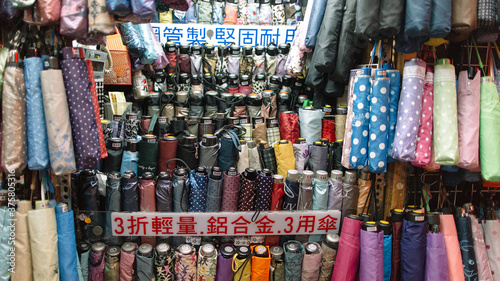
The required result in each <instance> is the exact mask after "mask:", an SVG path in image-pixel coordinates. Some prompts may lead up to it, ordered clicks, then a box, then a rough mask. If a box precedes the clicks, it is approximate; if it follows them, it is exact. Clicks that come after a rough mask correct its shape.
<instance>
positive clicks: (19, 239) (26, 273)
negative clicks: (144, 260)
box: [11, 201, 486, 281]
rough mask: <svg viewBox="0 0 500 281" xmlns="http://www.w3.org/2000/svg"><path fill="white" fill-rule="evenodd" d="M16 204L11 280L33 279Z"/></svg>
mask: <svg viewBox="0 0 500 281" xmlns="http://www.w3.org/2000/svg"><path fill="white" fill-rule="evenodd" d="M17 206H18V207H17V211H16V213H15V214H14V219H15V220H16V229H15V235H16V236H15V251H14V253H15V257H16V267H17V268H18V269H19V268H22V269H23V270H14V272H12V274H11V280H12V281H31V280H33V269H32V265H31V247H30V237H29V230H28V211H29V210H31V201H19V203H17ZM72 219H73V218H72ZM73 239H74V238H73ZM485 253H486V252H485Z"/></svg>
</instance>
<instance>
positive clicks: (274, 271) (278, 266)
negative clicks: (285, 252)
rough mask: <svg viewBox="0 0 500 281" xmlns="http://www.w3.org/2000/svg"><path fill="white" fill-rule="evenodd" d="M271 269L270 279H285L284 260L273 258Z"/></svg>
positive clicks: (275, 280) (278, 280)
mask: <svg viewBox="0 0 500 281" xmlns="http://www.w3.org/2000/svg"><path fill="white" fill-rule="evenodd" d="M269 271H270V274H269V275H270V276H269V281H285V266H284V263H283V260H275V259H272V260H271V268H270V269H269Z"/></svg>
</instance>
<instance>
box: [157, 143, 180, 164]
mask: <svg viewBox="0 0 500 281" xmlns="http://www.w3.org/2000/svg"><path fill="white" fill-rule="evenodd" d="M178 145H179V140H177V138H175V137H167V138H160V141H159V142H158V172H168V170H173V169H175V167H177V161H175V160H172V161H170V162H168V161H169V160H171V159H172V158H176V157H177V146H178ZM167 162H168V167H167Z"/></svg>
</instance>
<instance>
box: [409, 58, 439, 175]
mask: <svg viewBox="0 0 500 281" xmlns="http://www.w3.org/2000/svg"><path fill="white" fill-rule="evenodd" d="M433 89H434V70H433V69H432V67H431V66H429V65H428V66H427V71H426V73H425V82H424V94H423V96H422V113H421V121H420V126H419V127H418V137H417V147H416V149H415V160H414V161H413V162H412V164H413V165H414V166H417V167H425V166H426V165H428V164H429V163H430V161H431V156H432V153H431V152H432V125H433V124H432V111H433V104H434V95H433V94H432V92H433Z"/></svg>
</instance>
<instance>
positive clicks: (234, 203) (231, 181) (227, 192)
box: [220, 172, 241, 212]
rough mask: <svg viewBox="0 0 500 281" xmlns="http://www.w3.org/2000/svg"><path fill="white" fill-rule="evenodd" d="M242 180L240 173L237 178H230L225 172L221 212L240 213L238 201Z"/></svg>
mask: <svg viewBox="0 0 500 281" xmlns="http://www.w3.org/2000/svg"><path fill="white" fill-rule="evenodd" d="M240 178H241V175H240V174H239V173H238V174H237V175H236V176H229V175H228V174H227V172H224V183H223V189H222V205H221V208H220V211H221V212H236V211H238V199H239V192H240Z"/></svg>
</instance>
